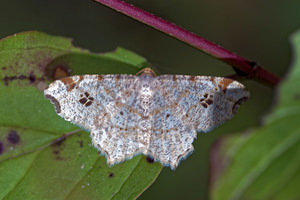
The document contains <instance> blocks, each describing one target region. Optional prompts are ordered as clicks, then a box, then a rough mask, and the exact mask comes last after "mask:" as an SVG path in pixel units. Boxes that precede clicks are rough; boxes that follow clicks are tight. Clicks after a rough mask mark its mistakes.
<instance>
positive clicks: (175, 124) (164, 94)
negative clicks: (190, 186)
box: [44, 68, 249, 169]
mask: <svg viewBox="0 0 300 200" xmlns="http://www.w3.org/2000/svg"><path fill="white" fill-rule="evenodd" d="M44 95H45V97H46V98H47V99H49V100H50V101H51V103H52V104H54V106H55V109H56V112H57V114H58V115H59V116H61V117H63V118H64V119H65V120H67V121H70V122H72V123H74V124H76V125H78V126H80V127H82V128H84V129H86V130H89V131H90V134H91V138H92V142H93V144H94V146H95V147H96V148H97V149H98V150H100V151H101V153H102V154H104V155H105V156H106V158H107V163H108V165H114V164H116V163H120V162H123V161H124V160H126V159H131V158H132V157H133V156H134V155H137V154H141V153H142V154H145V155H148V156H151V157H153V158H154V160H156V161H159V162H161V164H163V165H164V166H170V167H171V169H175V168H176V167H177V166H178V164H179V162H180V161H181V160H182V159H185V158H186V157H187V156H188V155H189V154H190V153H191V152H192V151H193V150H194V147H193V145H192V143H193V141H194V139H195V138H196V136H197V133H200V132H205V133H206V132H208V131H211V130H212V129H213V128H215V127H217V126H219V125H221V124H222V123H224V122H225V121H227V120H229V119H231V118H232V117H233V116H234V115H235V114H236V111H237V109H238V107H239V105H240V104H241V103H242V102H244V101H246V100H247V99H248V97H249V92H248V91H247V90H246V88H245V86H244V85H242V84H241V83H239V82H237V81H234V80H231V79H228V78H222V77H211V76H189V75H160V76H156V74H155V73H154V71H153V70H152V69H150V68H145V69H143V70H142V71H140V72H139V73H138V74H137V75H127V74H108V75H81V76H79V75H75V76H70V77H66V78H62V79H60V80H56V81H54V82H53V83H51V84H50V85H49V87H48V88H47V89H46V90H44Z"/></svg>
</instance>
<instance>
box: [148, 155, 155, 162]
mask: <svg viewBox="0 0 300 200" xmlns="http://www.w3.org/2000/svg"><path fill="white" fill-rule="evenodd" d="M146 160H147V162H148V163H154V158H153V157H152V156H147V158H146Z"/></svg>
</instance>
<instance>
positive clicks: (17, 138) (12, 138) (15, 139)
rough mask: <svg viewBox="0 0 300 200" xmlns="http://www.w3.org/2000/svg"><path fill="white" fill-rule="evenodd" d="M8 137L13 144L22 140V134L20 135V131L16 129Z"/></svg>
mask: <svg viewBox="0 0 300 200" xmlns="http://www.w3.org/2000/svg"><path fill="white" fill-rule="evenodd" d="M6 139H7V141H8V142H9V143H11V144H18V143H19V142H20V136H19V134H18V132H17V131H15V130H11V131H10V132H9V133H8V135H7V137H6Z"/></svg>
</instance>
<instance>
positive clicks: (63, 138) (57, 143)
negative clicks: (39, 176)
mask: <svg viewBox="0 0 300 200" xmlns="http://www.w3.org/2000/svg"><path fill="white" fill-rule="evenodd" d="M65 140H66V135H63V136H61V137H60V138H58V139H57V140H55V141H54V142H53V143H52V147H56V146H61V145H62V144H63V142H64V141H65Z"/></svg>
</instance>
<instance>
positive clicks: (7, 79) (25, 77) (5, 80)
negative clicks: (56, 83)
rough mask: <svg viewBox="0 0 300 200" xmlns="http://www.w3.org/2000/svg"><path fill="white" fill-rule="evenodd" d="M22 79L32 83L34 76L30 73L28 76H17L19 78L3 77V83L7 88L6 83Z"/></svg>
mask: <svg viewBox="0 0 300 200" xmlns="http://www.w3.org/2000/svg"><path fill="white" fill-rule="evenodd" d="M24 79H28V80H29V81H30V83H33V82H34V81H35V76H34V75H33V74H32V73H30V74H29V76H26V75H23V74H22V75H19V76H4V78H3V81H4V85H5V86H8V83H9V82H11V81H14V80H24Z"/></svg>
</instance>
